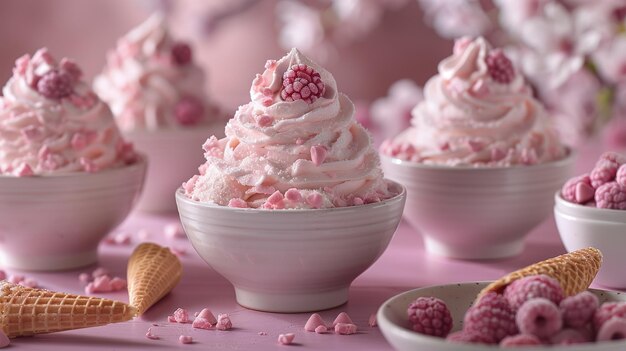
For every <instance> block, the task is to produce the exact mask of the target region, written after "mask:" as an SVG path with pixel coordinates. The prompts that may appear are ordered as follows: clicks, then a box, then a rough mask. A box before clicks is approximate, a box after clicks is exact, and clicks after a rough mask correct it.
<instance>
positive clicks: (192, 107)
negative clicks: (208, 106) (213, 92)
mask: <svg viewBox="0 0 626 351" xmlns="http://www.w3.org/2000/svg"><path fill="white" fill-rule="evenodd" d="M203 116H204V105H203V104H202V102H200V100H198V99H196V98H195V97H192V96H186V97H183V98H182V99H180V100H179V101H178V103H177V104H176V106H175V107H174V117H175V118H176V121H177V122H178V123H180V124H182V125H184V126H190V125H194V124H196V123H198V122H199V121H200V120H202V117H203Z"/></svg>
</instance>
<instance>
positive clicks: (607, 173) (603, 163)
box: [561, 152, 626, 210]
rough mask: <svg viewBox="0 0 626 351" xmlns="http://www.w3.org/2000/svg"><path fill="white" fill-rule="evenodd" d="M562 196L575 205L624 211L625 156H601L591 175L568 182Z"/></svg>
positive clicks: (625, 190)
mask: <svg viewBox="0 0 626 351" xmlns="http://www.w3.org/2000/svg"><path fill="white" fill-rule="evenodd" d="M561 196H563V198H564V199H565V200H567V201H570V202H574V203H577V204H582V205H588V206H595V207H598V208H608V209H614V210H626V157H625V156H622V155H620V154H617V153H615V152H606V153H604V154H603V155H602V156H600V159H599V160H598V162H597V163H596V165H595V167H594V168H593V169H592V170H591V172H590V173H588V174H583V175H580V176H578V177H574V178H572V179H570V180H568V181H567V182H566V183H565V185H564V186H563V189H562V190H561Z"/></svg>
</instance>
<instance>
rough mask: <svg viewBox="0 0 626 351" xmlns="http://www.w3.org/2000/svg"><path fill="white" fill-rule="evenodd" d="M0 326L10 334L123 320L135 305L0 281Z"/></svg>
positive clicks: (129, 315) (17, 334)
mask: <svg viewBox="0 0 626 351" xmlns="http://www.w3.org/2000/svg"><path fill="white" fill-rule="evenodd" d="M0 308H1V310H0V311H1V314H0V327H1V328H2V330H3V331H4V333H5V334H6V335H7V336H8V337H9V338H15V337H18V336H26V335H34V334H43V333H52V332H58V331H63V330H71V329H80V328H88V327H97V326H101V325H106V324H109V323H118V322H125V321H128V320H130V319H132V318H133V316H135V313H136V311H135V308H133V307H131V306H129V305H127V304H125V303H122V302H117V301H113V300H108V299H103V298H99V297H92V296H82V295H73V294H67V293H61V292H54V291H48V290H43V289H33V288H27V287H23V286H20V285H15V284H11V283H8V282H6V281H2V282H0Z"/></svg>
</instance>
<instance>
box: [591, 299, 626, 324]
mask: <svg viewBox="0 0 626 351" xmlns="http://www.w3.org/2000/svg"><path fill="white" fill-rule="evenodd" d="M613 317H619V318H626V302H605V303H603V304H602V306H600V308H598V309H597V310H596V313H595V314H594V315H593V327H594V329H595V330H596V331H598V330H600V328H602V325H604V323H606V321H608V320H609V319H611V318H613Z"/></svg>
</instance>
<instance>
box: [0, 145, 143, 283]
mask: <svg viewBox="0 0 626 351" xmlns="http://www.w3.org/2000/svg"><path fill="white" fill-rule="evenodd" d="M145 172H146V161H145V158H143V157H140V158H139V160H138V161H137V162H136V163H134V164H132V165H129V166H125V167H122V168H117V169H111V170H105V171H102V172H98V173H82V172H81V173H71V174H59V175H50V176H41V177H21V178H18V177H12V176H0V263H1V264H2V267H13V268H18V269H25V270H41V271H48V270H62V269H70V268H76V267H81V266H86V265H89V264H92V263H95V262H96V261H97V249H98V243H99V242H100V240H102V239H103V238H104V237H105V236H106V235H107V233H109V232H110V231H111V230H112V229H114V228H115V227H116V226H117V225H118V224H120V223H121V222H122V221H123V220H124V219H125V218H126V216H127V215H128V213H129V212H130V211H131V209H132V207H133V205H134V204H135V203H136V202H137V199H138V197H139V194H140V192H141V188H142V185H143V181H144V176H145Z"/></svg>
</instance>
